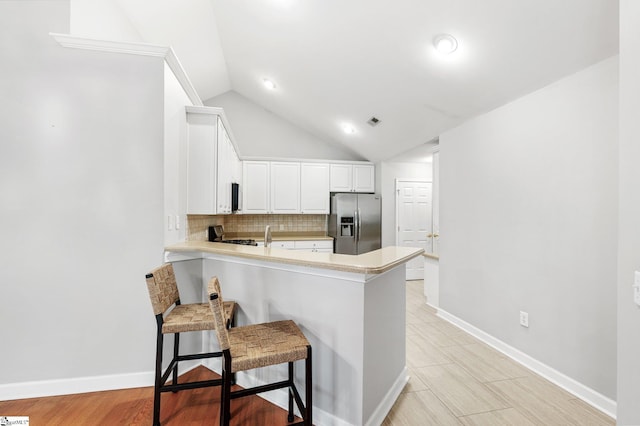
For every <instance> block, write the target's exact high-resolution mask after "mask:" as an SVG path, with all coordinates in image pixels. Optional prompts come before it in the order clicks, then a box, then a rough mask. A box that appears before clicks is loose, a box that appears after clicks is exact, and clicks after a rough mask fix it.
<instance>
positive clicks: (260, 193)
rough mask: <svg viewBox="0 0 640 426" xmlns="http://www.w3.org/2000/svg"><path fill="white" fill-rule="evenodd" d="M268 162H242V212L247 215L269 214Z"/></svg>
mask: <svg viewBox="0 0 640 426" xmlns="http://www.w3.org/2000/svg"><path fill="white" fill-rule="evenodd" d="M269 177H270V167H269V162H268V161H244V162H243V164H242V181H243V185H244V189H243V190H242V200H243V202H242V204H243V206H242V212H243V213H248V214H264V213H269V210H270V205H269V192H270V191H269Z"/></svg>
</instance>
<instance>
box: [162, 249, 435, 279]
mask: <svg viewBox="0 0 640 426" xmlns="http://www.w3.org/2000/svg"><path fill="white" fill-rule="evenodd" d="M165 250H166V253H167V259H169V258H170V257H171V256H173V257H175V256H176V255H177V254H178V253H183V254H184V253H191V255H187V257H193V256H196V257H197V256H198V254H199V253H201V254H202V255H203V256H204V255H206V253H211V254H222V255H230V256H234V257H238V258H245V259H256V260H264V261H269V262H276V263H288V264H291V265H299V266H308V267H312V268H323V269H332V270H337V271H344V272H355V273H363V274H380V273H382V272H386V271H388V270H390V269H393V268H395V267H396V266H398V265H402V264H404V263H406V262H407V261H409V260H411V259H413V258H414V257H417V256H420V255H421V254H422V252H423V250H422V249H417V248H413V247H397V246H389V247H383V248H381V249H379V250H374V251H370V252H369V253H364V254H360V255H357V256H352V255H348V254H334V253H317V252H308V251H302V250H286V249H277V248H265V247H254V246H245V245H236V244H222V243H213V242H208V241H187V242H184V243H178V244H174V245H171V246H169V247H166V249H165Z"/></svg>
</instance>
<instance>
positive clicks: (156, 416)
mask: <svg viewBox="0 0 640 426" xmlns="http://www.w3.org/2000/svg"><path fill="white" fill-rule="evenodd" d="M163 342H164V336H163V335H162V331H161V330H160V327H158V336H157V338H156V377H155V383H154V386H153V426H160V385H161V383H160V381H161V380H162V344H163Z"/></svg>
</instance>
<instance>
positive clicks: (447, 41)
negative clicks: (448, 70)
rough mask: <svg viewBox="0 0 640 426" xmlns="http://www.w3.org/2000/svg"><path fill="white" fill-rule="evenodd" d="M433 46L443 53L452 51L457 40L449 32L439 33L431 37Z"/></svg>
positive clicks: (454, 49) (456, 45)
mask: <svg viewBox="0 0 640 426" xmlns="http://www.w3.org/2000/svg"><path fill="white" fill-rule="evenodd" d="M433 46H434V47H435V48H436V50H437V51H438V52H440V53H442V54H444V55H448V54H450V53H453V52H455V51H456V49H457V48H458V40H456V39H455V38H454V37H453V36H452V35H451V34H439V35H437V36H435V37H434V39H433Z"/></svg>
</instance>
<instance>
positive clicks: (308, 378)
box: [304, 346, 313, 426]
mask: <svg viewBox="0 0 640 426" xmlns="http://www.w3.org/2000/svg"><path fill="white" fill-rule="evenodd" d="M304 379H305V385H304V388H305V389H304V390H305V394H306V395H305V399H306V401H305V407H304V408H305V411H306V414H305V415H304V424H305V425H308V426H311V425H312V424H313V414H312V407H313V401H312V393H313V380H312V372H311V346H307V359H306V360H305V372H304Z"/></svg>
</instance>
